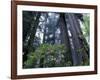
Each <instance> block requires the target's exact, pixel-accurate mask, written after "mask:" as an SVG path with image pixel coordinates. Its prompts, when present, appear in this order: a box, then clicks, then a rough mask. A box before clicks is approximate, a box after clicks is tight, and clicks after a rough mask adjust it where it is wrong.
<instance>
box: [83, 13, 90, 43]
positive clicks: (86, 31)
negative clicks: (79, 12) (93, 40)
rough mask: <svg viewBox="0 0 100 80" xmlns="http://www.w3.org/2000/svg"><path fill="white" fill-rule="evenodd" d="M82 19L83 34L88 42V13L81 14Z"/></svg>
mask: <svg viewBox="0 0 100 80" xmlns="http://www.w3.org/2000/svg"><path fill="white" fill-rule="evenodd" d="M83 20H84V22H83V25H84V27H83V35H84V36H85V38H86V40H87V42H88V43H89V35H90V34H89V33H90V16H89V15H88V14H87V15H86V14H85V15H84V16H83Z"/></svg>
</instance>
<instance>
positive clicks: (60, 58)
mask: <svg viewBox="0 0 100 80" xmlns="http://www.w3.org/2000/svg"><path fill="white" fill-rule="evenodd" d="M22 15H23V68H43V67H66V66H86V65H89V35H90V34H89V32H90V31H89V30H90V29H89V27H90V17H89V14H87V13H57V12H34V11H23V14H22Z"/></svg>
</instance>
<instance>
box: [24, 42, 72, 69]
mask: <svg viewBox="0 0 100 80" xmlns="http://www.w3.org/2000/svg"><path fill="white" fill-rule="evenodd" d="M65 54H68V50H67V49H66V47H65V45H63V44H60V45H57V44H54V45H51V44H41V45H40V46H39V47H38V48H37V49H36V50H35V51H34V52H31V53H29V55H28V60H27V61H26V62H25V63H24V68H37V67H61V66H71V65H72V63H71V61H68V60H67V61H66V59H65V57H66V56H65Z"/></svg>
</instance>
